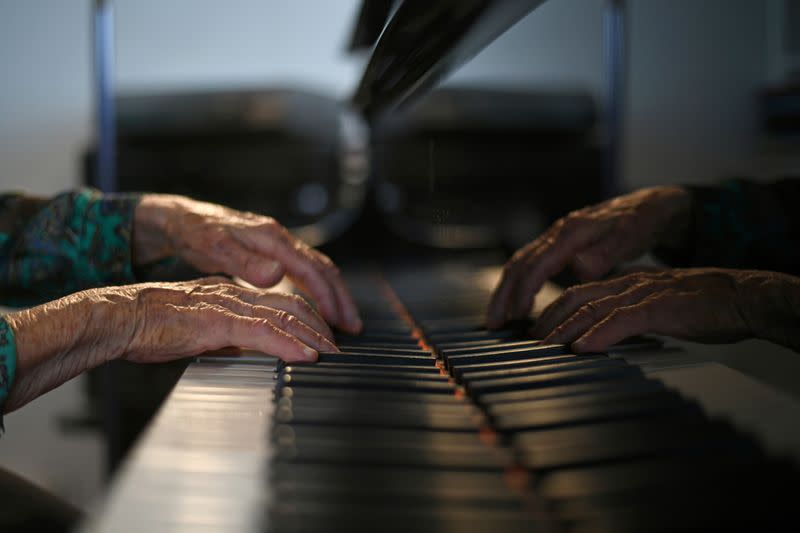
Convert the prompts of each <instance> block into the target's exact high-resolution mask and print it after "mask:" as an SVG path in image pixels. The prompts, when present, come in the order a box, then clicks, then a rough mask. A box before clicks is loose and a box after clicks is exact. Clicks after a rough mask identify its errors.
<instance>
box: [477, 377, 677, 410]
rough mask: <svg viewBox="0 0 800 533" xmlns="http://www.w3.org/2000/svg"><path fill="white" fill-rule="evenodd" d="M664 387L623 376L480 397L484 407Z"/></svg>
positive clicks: (654, 381)
mask: <svg viewBox="0 0 800 533" xmlns="http://www.w3.org/2000/svg"><path fill="white" fill-rule="evenodd" d="M663 388H664V385H663V384H662V383H661V382H660V381H657V380H654V379H642V375H640V374H638V373H637V374H634V375H633V376H624V377H622V378H620V379H604V380H601V381H590V382H586V383H577V384H568V385H555V386H552V387H541V388H535V389H530V390H518V391H512V392H498V393H493V394H485V395H483V396H481V397H480V400H481V403H482V404H483V405H485V406H489V407H491V406H493V405H500V404H504V403H516V402H528V401H536V400H543V399H549V398H562V397H568V396H578V395H586V394H588V395H591V394H596V393H603V392H607V391H623V390H627V391H631V392H633V391H647V390H661V389H663Z"/></svg>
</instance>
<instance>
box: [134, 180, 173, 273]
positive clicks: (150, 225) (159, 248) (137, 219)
mask: <svg viewBox="0 0 800 533" xmlns="http://www.w3.org/2000/svg"><path fill="white" fill-rule="evenodd" d="M177 199H178V197H176V196H172V195H168V194H146V195H144V196H142V199H141V200H140V201H139V204H138V205H137V206H136V212H135V214H134V223H133V258H134V263H135V264H137V265H146V264H149V263H153V262H156V261H159V260H161V259H165V258H167V257H170V256H172V255H174V253H175V250H174V247H173V246H172V241H171V239H170V237H169V226H170V219H171V215H172V213H174V212H175V211H176V210H177V209H178V208H179V202H178V200H177Z"/></svg>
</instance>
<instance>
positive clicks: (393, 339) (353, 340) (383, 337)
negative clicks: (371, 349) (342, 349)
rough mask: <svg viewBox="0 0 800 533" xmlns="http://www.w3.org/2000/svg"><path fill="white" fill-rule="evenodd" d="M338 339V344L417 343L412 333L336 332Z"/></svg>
mask: <svg viewBox="0 0 800 533" xmlns="http://www.w3.org/2000/svg"><path fill="white" fill-rule="evenodd" d="M335 337H336V341H337V343H338V344H353V345H357V346H363V345H364V344H368V343H371V342H374V343H385V342H389V343H398V344H407V343H411V344H415V343H416V339H415V338H414V337H412V336H411V335H407V334H405V333H377V334H374V335H363V334H359V335H348V334H346V333H336V335H335Z"/></svg>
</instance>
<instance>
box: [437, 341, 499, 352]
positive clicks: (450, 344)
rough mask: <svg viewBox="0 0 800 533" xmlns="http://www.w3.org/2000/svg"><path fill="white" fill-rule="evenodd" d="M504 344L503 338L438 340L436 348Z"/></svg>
mask: <svg viewBox="0 0 800 533" xmlns="http://www.w3.org/2000/svg"><path fill="white" fill-rule="evenodd" d="M502 344H504V343H503V340H502V339H484V340H479V341H454V342H437V343H436V348H437V349H438V350H458V349H461V348H474V347H485V346H500V345H502Z"/></svg>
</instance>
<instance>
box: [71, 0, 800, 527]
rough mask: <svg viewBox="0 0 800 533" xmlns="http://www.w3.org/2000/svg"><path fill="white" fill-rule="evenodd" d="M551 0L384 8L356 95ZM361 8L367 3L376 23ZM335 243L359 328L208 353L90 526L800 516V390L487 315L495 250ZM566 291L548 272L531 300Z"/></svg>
mask: <svg viewBox="0 0 800 533" xmlns="http://www.w3.org/2000/svg"><path fill="white" fill-rule="evenodd" d="M539 3H540V2H536V1H523V0H496V1H491V0H470V1H463V0H442V1H440V2H437V3H436V4H435V7H433V6H430V3H421V2H418V1H414V0H407V1H405V2H399V3H395V4H396V5H393V6H391V5H389V4H391V2H388V3H387V2H384V3H383V6H384V7H385V9H381V8H380V7H379V8H374V7H373V9H377V12H378V15H380V16H378V17H377V18H378V19H379V20H382V22H379V25H380V26H381V27H383V26H384V24H385V28H384V29H383V31H382V32H381V31H375V29H374V28H373V29H370V28H360V30H359V31H357V32H356V33H357V35H359V36H360V37H359V39H360V40H363V39H365V38H366V37H364V36H369V35H372V36H373V38H375V39H378V36H379V35H380V38H379V40H378V43H377V45H376V46H375V50H374V52H373V56H372V59H371V60H370V64H369V66H368V67H367V70H366V72H365V74H364V77H363V79H362V84H361V86H360V87H359V89H358V91H357V92H356V96H355V97H354V102H355V103H356V105H357V106H358V107H359V108H360V109H361V110H362V112H363V113H364V115H365V116H367V117H378V116H380V115H381V114H382V113H385V112H386V111H387V110H390V109H392V108H393V107H394V106H396V105H398V104H404V103H406V102H411V101H413V100H414V99H415V98H416V97H418V96H419V95H420V94H422V93H424V92H425V91H426V90H427V89H428V88H430V87H431V86H432V85H433V84H435V81H436V80H438V79H441V78H442V77H444V76H445V75H446V73H447V72H449V71H450V70H452V69H453V68H454V67H455V66H457V65H458V64H460V63H461V62H463V61H465V60H467V59H468V58H469V57H470V56H471V55H472V54H474V53H475V51H477V50H479V49H480V48H481V47H482V46H485V45H486V44H487V43H488V42H490V41H491V39H492V38H493V37H494V36H496V35H498V34H500V33H502V31H504V29H506V28H507V27H509V26H510V25H511V24H513V22H514V21H516V20H517V19H518V18H520V17H521V16H523V15H524V14H525V13H527V12H528V11H530V10H531V9H533V8H535V7H536V5H538V4H539ZM369 4H370V2H366V3H365V6H368V5H369ZM397 4H399V5H397ZM376 5H377V4H376ZM368 15H369V16H366V15H364V14H363V13H362V17H361V18H360V19H359V20H361V21H363V24H368V23H369V24H375V20H376V13H375V11H372V12H371V13H369V14H368ZM445 30H446V31H445ZM423 37H424V38H423ZM359 39H355V38H354V42H356V41H358V40H359ZM368 40H369V39H368ZM337 251H338V254H337V253H333V255H334V258H335V259H336V260H337V262H338V263H339V264H340V265H341V266H342V270H343V272H344V273H345V275H346V278H347V281H348V283H349V285H350V287H351V289H352V290H353V293H354V296H355V299H356V301H357V303H358V305H359V307H360V309H361V310H362V314H363V318H364V323H365V329H364V331H363V333H362V334H361V335H358V336H348V335H343V334H338V335H337V344H338V345H339V347H340V348H341V350H342V351H341V353H322V354H320V359H319V362H317V363H316V364H313V365H287V364H284V363H282V362H281V361H279V360H277V359H276V358H274V357H271V356H267V355H264V354H259V353H239V352H235V353H230V354H207V355H203V356H200V357H197V358H196V359H195V360H193V361H192V362H191V363H190V364H189V365H188V367H187V368H186V370H185V372H184V373H183V375H182V376H181V378H180V379H179V381H178V383H177V385H176V386H175V387H174V389H173V390H172V392H171V393H170V394H169V396H168V397H167V399H166V401H165V402H164V404H163V406H162V407H161V409H160V410H159V412H158V414H157V415H156V417H155V419H154V421H153V422H152V423H151V424H150V425H149V427H148V428H147V430H146V431H145V433H144V435H143V436H142V437H141V438H140V439H139V441H138V444H137V445H136V446H135V448H134V450H133V452H132V453H131V454H130V455H129V456H128V457H127V459H126V460H125V462H124V464H123V466H122V467H121V469H120V470H119V471H118V472H117V474H116V477H115V479H114V481H113V484H112V489H111V491H110V495H109V497H108V498H107V500H106V501H105V502H103V503H102V504H101V505H100V506H99V507H98V508H97V509H96V512H94V513H92V515H91V516H90V518H89V520H88V521H87V522H86V523H85V524H84V525H83V527H82V531H85V532H110V531H113V532H129V531H130V532H141V531H148V532H150V533H160V532H181V531H187V532H188V531H191V532H212V531H213V532H217V531H226V532H231V531H236V532H257V531H270V532H276V533H281V532H295V531H297V532H299V531H309V532H311V531H347V532H355V531H365V532H366V531H370V532H371V531H409V530H415V531H419V532H455V531H459V532H472V531H548V532H549V531H553V532H561V531H564V532H584V531H585V532H606V531H607V532H626V531H670V530H676V529H694V530H700V529H702V530H716V529H723V528H724V529H742V528H745V527H746V528H748V529H758V530H776V529H784V528H786V527H789V526H785V525H784V524H790V523H792V522H790V520H793V521H794V520H796V518H795V516H794V513H793V503H794V502H793V501H792V500H793V499H794V498H793V496H794V490H796V487H797V482H798V481H800V476H798V470H797V467H796V464H797V460H798V459H800V431H799V430H797V429H796V426H797V424H796V420H798V415H800V405H799V404H798V403H797V402H796V401H795V400H794V399H793V398H791V397H790V396H788V395H787V394H785V393H782V392H780V391H778V390H777V389H775V388H772V387H769V386H767V385H765V384H763V383H761V382H760V381H758V380H755V379H752V378H750V377H748V376H746V375H744V374H742V373H740V372H737V371H735V370H732V369H730V368H729V367H726V366H724V365H721V364H719V363H716V362H714V361H713V357H709V356H705V357H704V356H703V353H702V351H701V350H700V349H699V348H698V347H697V345H693V344H687V343H679V342H675V341H671V340H668V339H667V340H664V339H655V338H637V339H629V340H628V341H626V342H624V343H621V344H620V345H618V346H615V347H613V348H612V349H610V350H609V351H608V352H606V353H595V354H582V355H576V354H573V353H571V352H570V350H569V347H567V346H563V345H545V344H543V343H542V342H541V341H540V340H537V339H533V338H531V337H530V335H529V333H528V331H529V326H530V322H528V321H522V322H519V323H512V324H509V325H508V326H507V327H506V328H505V329H501V330H498V331H489V330H487V329H486V328H485V326H484V323H483V314H484V310H485V308H486V304H487V301H488V298H489V295H490V292H491V289H492V287H493V286H494V284H495V283H496V281H497V279H498V276H499V273H500V265H501V264H502V260H503V257H502V256H498V255H496V254H491V253H488V254H487V253H478V254H476V253H474V252H470V253H456V252H452V253H447V254H442V253H436V254H434V253H431V254H429V255H428V256H424V255H420V254H419V253H417V254H416V255H415V256H413V257H408V256H404V255H403V254H401V253H398V254H395V255H391V254H388V255H387V254H380V255H378V256H376V257H371V256H370V254H369V253H364V252H363V250H361V251H360V252H359V253H356V252H355V251H354V250H353V247H344V248H343V249H339V250H334V252H337ZM559 290H560V289H559V287H558V286H556V285H554V284H549V285H548V286H547V287H546V288H545V290H544V291H542V293H541V294H540V295H539V297H538V298H537V302H536V304H537V307H538V308H541V306H543V305H545V304H546V303H547V302H548V301H549V300H552V299H553V298H554V297H556V296H557V295H558V293H559ZM535 313H536V311H535V310H534V315H535Z"/></svg>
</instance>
